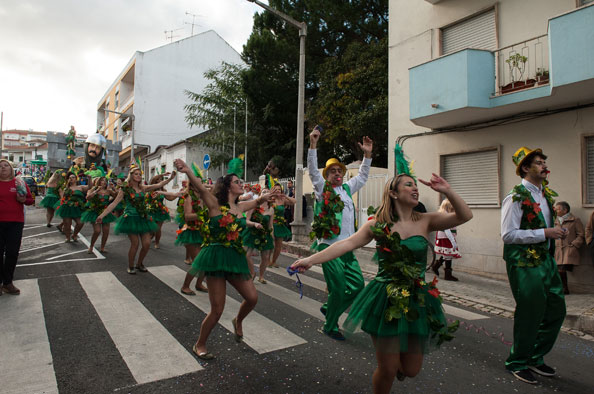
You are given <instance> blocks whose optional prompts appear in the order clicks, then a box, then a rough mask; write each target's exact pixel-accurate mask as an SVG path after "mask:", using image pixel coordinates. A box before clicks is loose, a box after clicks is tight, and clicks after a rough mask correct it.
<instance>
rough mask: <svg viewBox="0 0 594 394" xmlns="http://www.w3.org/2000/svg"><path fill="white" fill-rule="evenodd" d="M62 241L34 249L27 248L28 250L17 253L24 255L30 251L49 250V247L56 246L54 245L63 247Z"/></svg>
mask: <svg viewBox="0 0 594 394" xmlns="http://www.w3.org/2000/svg"><path fill="white" fill-rule="evenodd" d="M63 244H64V241H61V242H56V243H53V244H48V245H43V246H38V247H36V248H29V249H25V250H21V251H20V252H19V253H25V252H30V251H32V250H38V249H43V248H49V247H50V246H56V245H63Z"/></svg>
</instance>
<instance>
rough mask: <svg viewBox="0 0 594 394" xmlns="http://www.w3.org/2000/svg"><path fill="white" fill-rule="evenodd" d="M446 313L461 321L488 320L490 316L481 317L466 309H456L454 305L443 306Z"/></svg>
mask: <svg viewBox="0 0 594 394" xmlns="http://www.w3.org/2000/svg"><path fill="white" fill-rule="evenodd" d="M442 306H443V309H444V310H445V313H447V314H448V315H452V316H456V317H459V318H460V319H464V320H481V319H488V318H489V316H485V315H481V314H478V313H474V312H470V311H467V310H464V309H460V308H456V307H455V306H452V305H446V304H442Z"/></svg>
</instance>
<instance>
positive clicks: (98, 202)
mask: <svg viewBox="0 0 594 394" xmlns="http://www.w3.org/2000/svg"><path fill="white" fill-rule="evenodd" d="M114 196H115V193H114V192H113V191H112V190H111V189H109V188H108V187H107V179H106V178H105V177H99V178H95V180H94V181H93V187H92V188H91V189H89V191H88V192H87V204H86V205H85V208H86V211H84V212H83V214H82V216H81V220H82V221H83V223H91V225H92V226H93V236H92V237H91V244H90V245H89V250H87V253H89V254H93V247H95V242H97V239H98V238H99V235H100V234H102V236H101V249H100V252H101V253H106V251H105V244H107V238H108V237H109V225H110V223H112V222H115V220H116V219H117V218H116V217H115V216H114V215H113V214H111V213H110V214H109V215H107V216H105V217H104V218H103V220H102V222H101V223H96V222H97V218H98V217H99V215H100V214H101V212H103V210H104V209H105V208H106V207H107V206H108V205H109V201H110V199H111V198H113V197H114Z"/></svg>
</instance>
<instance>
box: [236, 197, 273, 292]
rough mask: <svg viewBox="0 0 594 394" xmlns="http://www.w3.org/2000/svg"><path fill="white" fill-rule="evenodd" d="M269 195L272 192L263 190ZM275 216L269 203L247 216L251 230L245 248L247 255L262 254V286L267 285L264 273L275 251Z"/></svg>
mask: <svg viewBox="0 0 594 394" xmlns="http://www.w3.org/2000/svg"><path fill="white" fill-rule="evenodd" d="M269 193H270V190H268V189H262V194H263V195H264V194H269ZM273 216H274V208H273V207H272V206H270V205H269V204H268V203H264V204H262V206H261V207H258V208H255V209H253V210H251V211H249V212H248V213H247V216H246V218H247V219H246V225H247V227H249V229H248V230H247V231H246V232H245V236H244V237H243V246H244V248H246V251H247V254H250V253H253V252H254V251H259V252H260V269H259V272H258V282H260V283H262V284H266V279H264V272H266V267H268V265H269V264H270V254H271V252H272V250H273V249H274V240H273V239H272V230H273V229H272V218H273ZM252 269H253V268H252ZM252 275H255V274H252Z"/></svg>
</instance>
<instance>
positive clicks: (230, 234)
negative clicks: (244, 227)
mask: <svg viewBox="0 0 594 394" xmlns="http://www.w3.org/2000/svg"><path fill="white" fill-rule="evenodd" d="M237 237H239V231H229V232H228V233H227V241H235V240H236V239H237Z"/></svg>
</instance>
